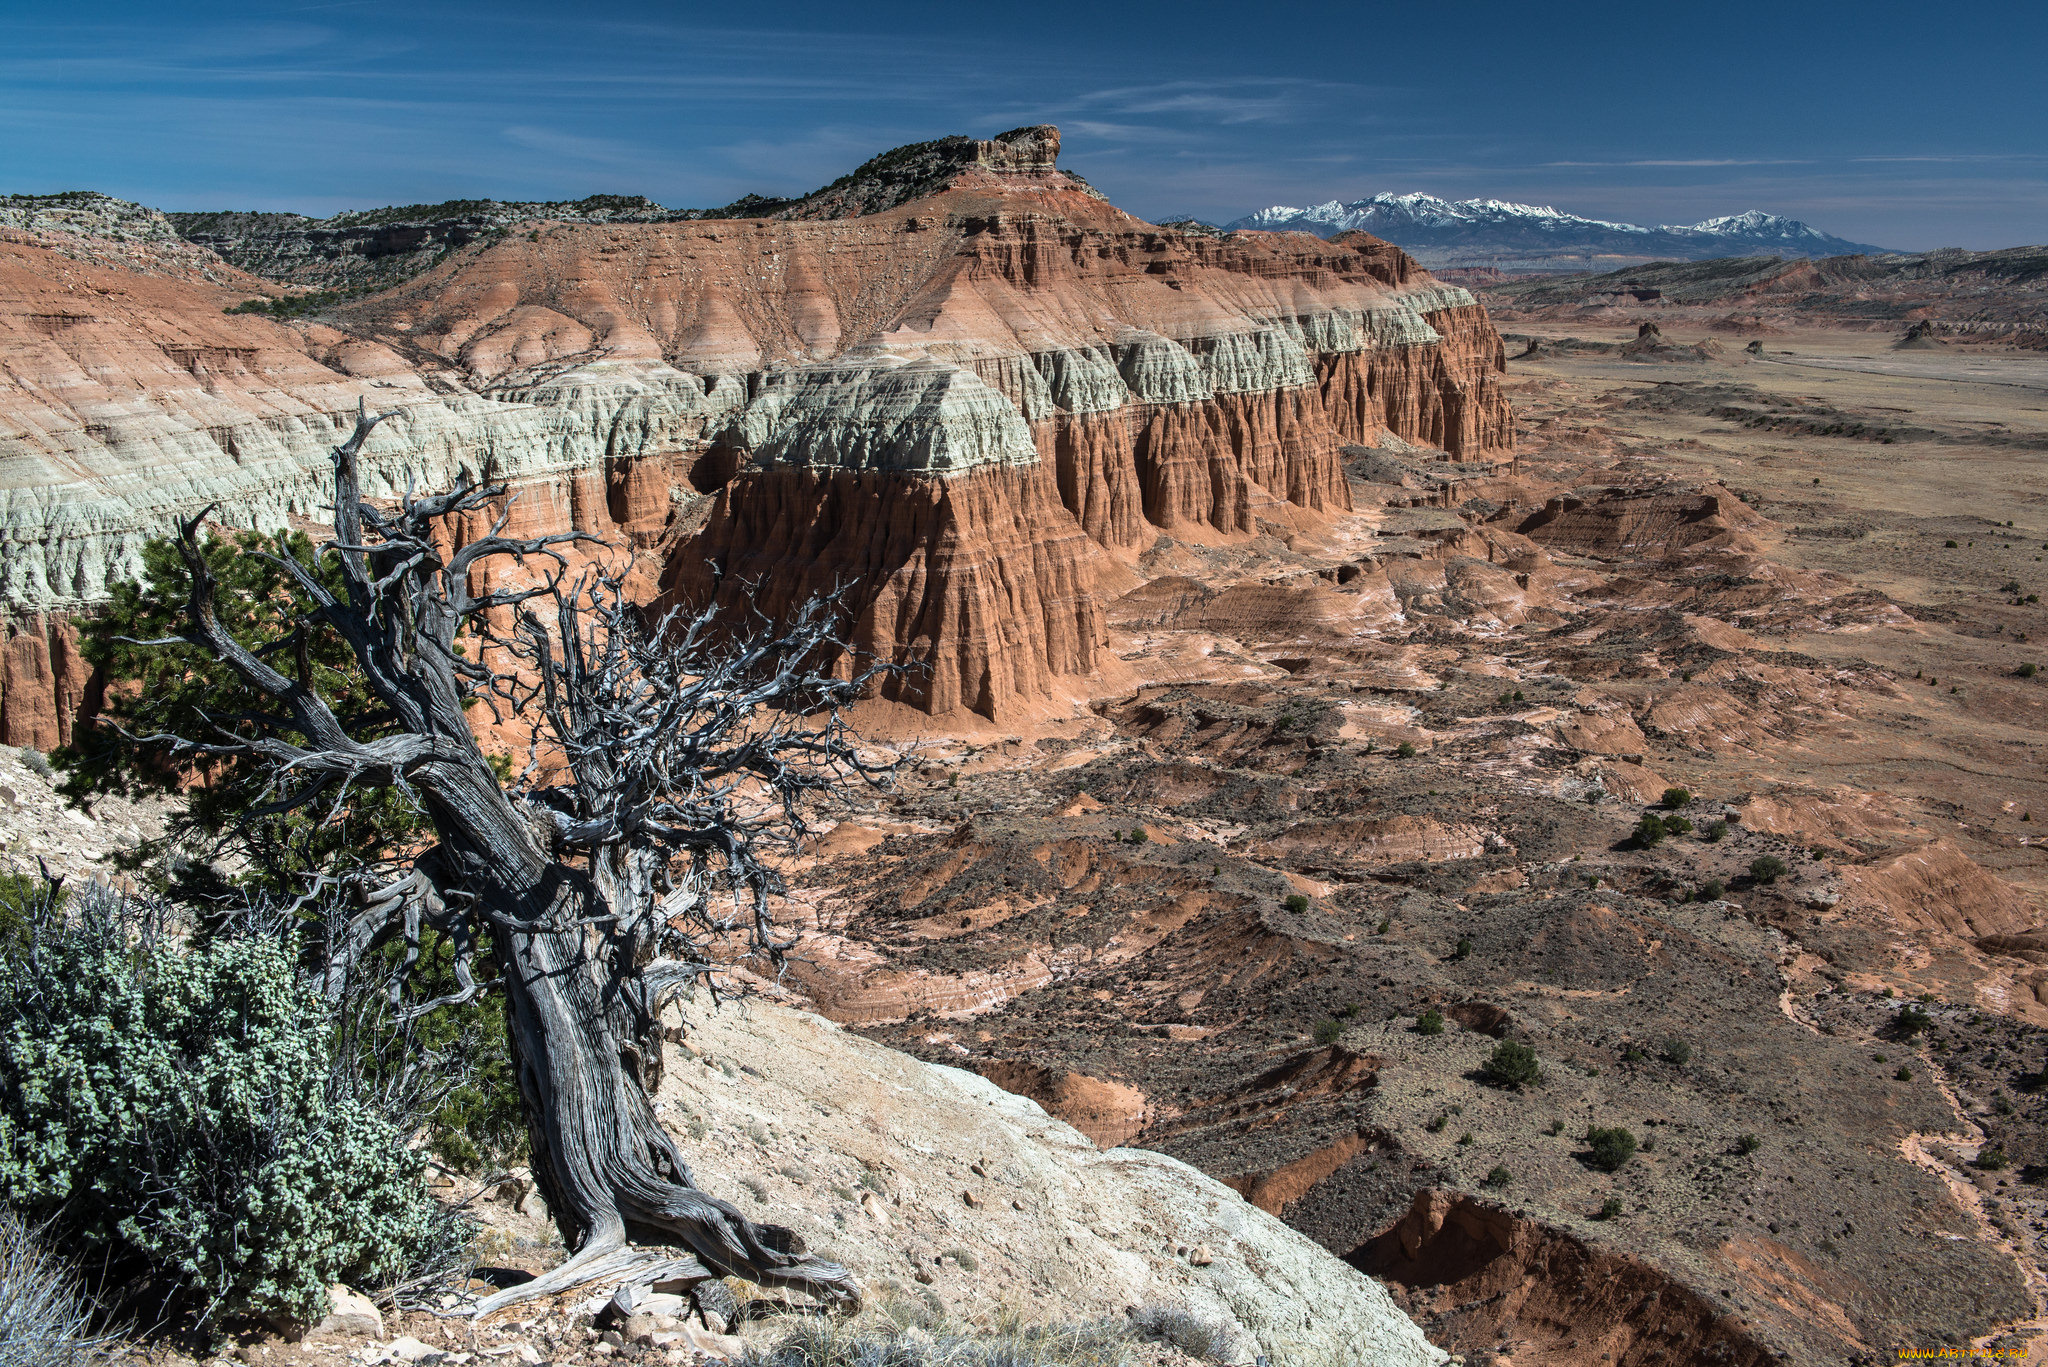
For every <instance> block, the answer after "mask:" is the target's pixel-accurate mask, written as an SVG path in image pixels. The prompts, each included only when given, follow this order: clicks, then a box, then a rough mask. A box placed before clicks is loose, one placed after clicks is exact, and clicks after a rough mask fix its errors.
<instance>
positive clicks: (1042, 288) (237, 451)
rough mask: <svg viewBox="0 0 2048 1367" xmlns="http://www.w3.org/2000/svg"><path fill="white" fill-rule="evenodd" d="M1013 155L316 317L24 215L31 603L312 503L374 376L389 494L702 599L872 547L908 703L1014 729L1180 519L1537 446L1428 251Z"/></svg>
mask: <svg viewBox="0 0 2048 1367" xmlns="http://www.w3.org/2000/svg"><path fill="white" fill-rule="evenodd" d="M1018 138H1022V139H1023V142H1028V143H1029V144H1030V145H1029V147H1028V148H1027V149H1026V150H1027V151H1028V152H1029V153H1030V155H1028V156H1027V155H1023V154H1022V153H1019V154H1017V155H1009V154H1007V153H1005V154H1004V155H995V154H993V153H991V154H990V155H987V156H982V155H979V154H978V155H977V157H976V158H975V159H973V160H971V161H970V162H968V163H967V164H965V165H963V166H962V168H961V169H960V170H959V171H958V173H957V174H955V175H954V176H953V178H952V180H951V181H950V183H948V184H946V185H945V187H944V188H942V189H941V190H939V191H938V192H937V193H935V194H929V195H926V196H924V197H922V198H918V199H915V200H913V201H911V202H908V203H902V204H898V205H896V206H895V207H891V208H889V209H887V210H885V211H883V212H877V213H870V214H866V215H864V216H860V217H852V218H838V219H828V220H823V221H818V220H804V219H800V218H792V219H786V220H713V221H696V222H677V223H644V224H553V225H547V226H543V227H541V228H538V229H537V230H535V231H534V232H532V233H531V234H530V235H529V234H513V235H510V236H507V237H504V238H500V239H496V240H494V241H492V242H489V243H479V244H475V245H472V246H470V247H468V248H465V249H463V250H462V251H460V252H458V253H455V254H454V255H452V256H451V257H450V258H449V259H448V260H447V261H445V262H444V263H443V264H442V265H441V266H439V267H437V268H435V269H434V270H432V271H430V272H428V273H426V274H425V275H423V276H421V277H419V278H418V279H416V280H414V281H412V282H410V283H408V284H406V285H404V286H402V287H400V288H397V289H394V290H391V291H388V292H386V293H385V294H382V295H379V296H376V297H373V298H372V299H369V300H367V301H364V302H363V303H361V304H359V305H355V306H352V307H350V308H348V309H344V310H341V311H340V312H338V313H335V314H332V315H329V316H328V317H327V318H326V319H325V320H324V321H322V322H317V323H285V322H280V321H276V320H273V319H271V318H267V317H264V316H260V315H250V314H227V313H224V312H223V311H222V310H223V308H224V307H226V306H227V305H229V304H232V303H235V302H236V301H237V300H239V299H245V298H248V297H249V296H251V295H253V294H257V293H264V292H270V291H271V290H272V287H270V286H268V285H266V284H264V283H263V282H259V281H256V280H255V279H254V278H253V277H247V276H242V275H240V274H239V273H237V272H235V271H234V270H233V269H232V268H231V267H226V266H225V265H222V264H219V263H214V264H212V265H209V266H207V267H206V269H205V270H203V271H202V270H200V269H198V268H196V267H194V266H192V265H191V264H190V263H189V262H187V261H185V260H184V259H183V256H182V255H180V256H177V257H175V258H172V257H165V258H163V259H160V260H156V261H153V262H151V263H149V267H148V269H147V270H144V269H142V268H141V267H140V266H138V265H137V264H136V263H135V262H126V261H125V258H122V257H118V256H116V257H98V256H93V255H92V254H91V253H81V252H79V251H77V250H75V244H72V245H70V246H67V245H66V244H65V243H62V242H58V241H57V240H56V238H55V237H53V236H52V235H51V234H49V233H43V234H40V235H38V234H35V233H27V232H14V233H9V234H0V537H4V538H5V541H4V545H0V552H4V555H0V562H4V563H0V601H4V603H5V604H6V606H7V607H8V608H9V609H10V610H11V611H13V612H15V613H24V612H31V611H40V610H47V609H52V608H54V609H59V610H77V609H79V608H85V607H89V606H90V605H91V604H92V603H94V602H96V601H98V600H100V599H101V598H103V597H104V596H105V594H106V592H107V586H108V584H109V583H110V582H113V581H115V580H118V579H121V578H127V577H132V576H133V575H134V574H135V573H136V572H137V571H138V570H139V567H140V547H141V545H142V543H143V541H144V540H145V539H146V538H147V537H149V536H153V535H161V534H162V533H163V532H164V531H166V530H167V529H168V528H169V526H170V525H171V522H172V520H173V518H175V517H177V516H180V515H189V514H190V513H192V512H194V511H197V510H198V509H199V508H200V507H203V506H205V505H206V504H208V503H218V504H219V505H220V511H219V514H218V516H219V517H220V518H221V519H222V520H223V521H227V522H231V523H235V524H240V525H255V526H264V527H278V526H283V525H287V524H290V523H292V522H294V521H296V520H300V519H318V518H319V517H320V516H321V514H322V512H323V506H322V505H323V502H324V489H325V481H326V476H327V461H326V453H327V450H328V448H329V447H330V446H331V444H332V443H333V442H334V441H335V440H336V438H337V435H338V434H339V433H340V432H341V431H342V430H343V429H344V426H345V422H346V418H345V415H346V413H347V412H348V411H349V410H351V409H353V407H354V406H355V403H356V402H357V400H358V399H359V398H362V399H367V401H368V402H369V404H370V405H371V406H372V407H373V408H378V409H390V410H396V411H397V412H398V414H399V416H398V417H397V418H396V419H394V420H393V421H392V422H389V423H387V424H385V425H384V426H382V427H380V428H379V429H378V432H377V434H376V436H375V437H374V438H373V440H372V443H371V448H370V450H369V452H368V460H367V462H366V466H365V483H366V486H367V488H368V489H369V491H370V492H371V493H372V494H373V496H397V495H399V494H401V493H402V492H403V491H404V490H405V489H406V488H407V487H409V486H410V487H414V488H418V489H430V488H438V487H443V486H445V485H446V484H448V483H449V482H451V481H452V480H453V479H454V478H456V477H457V474H458V472H459V471H461V470H463V469H468V470H470V471H471V472H473V473H475V474H478V475H484V476H491V477H497V478H503V479H508V480H510V481H513V482H514V483H515V484H516V485H518V486H519V488H520V489H521V501H520V505H519V508H518V520H519V523H520V525H522V526H526V527H530V528H533V529H535V530H541V529H558V528H562V527H570V526H573V527H579V528H583V529H585V530H590V531H594V532H598V533H600V534H602V535H606V536H611V537H614V538H617V539H622V540H624V541H626V542H628V543H629V544H631V545H633V546H634V547H636V548H637V549H638V550H639V551H641V552H642V553H643V554H644V555H647V556H658V557H660V558H661V560H662V561H663V562H664V567H663V575H662V577H663V582H664V584H665V586H666V587H667V588H668V589H669V590H671V591H672V592H674V593H676V594H678V595H682V596H689V595H693V594H705V593H714V594H736V593H739V592H741V589H740V587H739V586H740V585H742V584H745V583H748V582H751V581H752V580H755V579H758V578H761V577H762V576H761V574H760V573H759V571H760V570H761V569H762V568H764V567H766V566H768V565H770V564H772V565H773V566H774V568H775V569H776V570H777V574H776V585H775V593H776V597H777V598H778V600H789V599H792V598H794V597H796V596H800V595H802V594H804V593H808V592H811V591H815V590H817V589H820V588H824V587H829V586H830V585H831V584H833V583H836V582H840V581H842V580H843V579H845V578H846V577H847V576H848V575H849V573H851V572H854V571H856V570H857V572H858V575H859V584H858V587H857V589H856V590H855V595H856V599H857V606H858V613H859V618H860V635H861V638H862V640H863V642H864V643H865V644H866V645H868V646H869V648H871V649H874V650H876V651H877V652H878V653H881V654H883V655H885V656H888V657H891V658H898V659H905V660H911V661H915V662H918V663H921V664H924V665H927V666H929V670H928V672H927V673H926V674H924V675H923V676H921V677H922V678H924V679H925V680H926V681H927V685H928V686H921V687H920V688H919V689H914V690H912V691H909V692H906V693H905V694H904V700H905V701H907V702H910V703H912V704H914V705H915V706H917V707H919V708H921V709H923V710H926V711H931V712H947V711H952V710H954V709H955V708H961V707H964V708H968V709H971V710H973V711H976V712H980V713H983V714H985V715H995V714H996V713H997V712H1000V711H1001V710H1003V709H1005V708H1010V707H1019V706H1034V705H1037V700H1039V699H1041V698H1043V697H1045V696H1046V695H1047V694H1048V693H1049V692H1056V691H1059V689H1060V687H1062V686H1063V685H1060V684H1059V683H1058V681H1060V680H1065V681H1067V683H1068V684H1072V685H1077V686H1078V685H1079V684H1080V683H1081V682H1082V681H1084V680H1085V679H1086V678H1088V677H1089V676H1091V675H1092V674H1094V673H1095V672H1096V671H1097V670H1099V669H1100V668H1101V667H1103V665H1104V663H1105V643H1106V633H1105V629H1104V627H1103V625H1102V620H1101V601H1102V598H1103V596H1104V594H1106V593H1108V592H1111V591H1113V590H1115V589H1117V588H1120V587H1122V586H1123V585H1124V584H1126V583H1127V582H1128V581H1129V578H1130V573H1131V572H1130V570H1129V569H1128V563H1129V561H1130V559H1131V557H1132V556H1133V555H1135V553H1137V552H1138V551H1141V550H1143V549H1145V548H1146V547H1148V546H1149V545H1150V544H1151V543H1152V542H1153V541H1154V540H1155V539H1156V538H1157V537H1158V536H1159V535H1160V534H1161V533H1162V532H1165V533H1170V534H1173V535H1177V536H1185V537H1193V538H1208V537H1218V536H1222V537H1229V536H1240V535H1244V534H1248V533H1251V532H1253V531H1255V530H1256V529H1257V528H1258V526H1259V524H1260V522H1261V521H1262V520H1264V521H1268V522H1274V523H1279V524H1281V525H1288V524H1293V523H1298V522H1300V521H1302V520H1304V519H1307V520H1314V519H1317V518H1320V517H1323V516H1326V515H1329V514H1332V513H1335V512H1341V511H1343V510H1345V509H1346V508H1348V507H1349V494H1348V490H1347V486H1346V484H1345V481H1344V478H1343V476H1342V473H1341V469H1340V465H1339V457H1338V447H1339V446H1340V445H1342V444H1343V443H1346V442H1358V441H1364V442H1369V441H1371V440H1373V439H1374V438H1375V437H1377V436H1378V435H1379V434H1380V433H1381V432H1383V431H1389V430H1390V431H1393V432H1396V433H1398V434H1400V435H1401V436H1403V437H1406V438H1408V439H1410V440H1414V441H1420V442H1427V443H1430V444H1433V445H1437V446H1440V447H1442V448H1443V449H1445V450H1448V451H1450V452H1453V453H1455V454H1467V453H1476V452H1479V451H1484V450H1495V449H1501V448H1504V447H1506V446H1507V445H1509V444H1510V442H1511V440H1512V434H1511V419H1510V417H1509V414H1508V410H1507V405H1506V401H1505V399H1504V398H1503V397H1502V395H1501V392H1500V389H1499V385H1498V373H1499V371H1500V368H1501V348H1500V342H1499V339H1498V337H1497V335H1496V334H1495V333H1494V332H1493V329H1492V327H1491V326H1490V324H1488V322H1487V320H1486V317H1485V313H1484V311H1483V310H1482V309H1481V308H1479V307H1478V305H1476V304H1475V303H1473V301H1472V299H1471V297H1470V296H1469V295H1468V294H1466V293H1465V292H1464V291H1462V290H1458V289H1454V288H1451V287H1447V286H1444V285H1441V284H1439V283H1437V282H1435V281H1433V280H1432V279H1431V278H1430V277H1429V276H1428V275H1427V274H1426V273H1424V272H1422V271H1421V270H1420V269H1419V268H1417V267H1416V266H1415V265H1414V263H1413V262H1412V261H1410V260H1409V259H1408V258H1407V257H1405V256H1403V255H1402V254H1401V253H1400V252H1399V251H1398V250H1397V249H1395V248H1393V247H1391V246H1389V245H1388V244H1386V243H1382V242H1378V241H1376V240H1374V239H1370V238H1366V237H1364V236H1362V235H1358V234H1351V235H1347V237H1346V238H1344V239H1341V240H1338V241H1334V242H1325V241H1321V240H1319V239H1316V238H1313V237H1309V236H1307V235H1305V234H1266V233H1241V234H1236V235H1233V236H1231V237H1227V238H1222V239H1216V238H1211V237H1206V236H1198V235H1190V234H1184V233H1180V232H1175V231H1171V230H1166V229H1161V228H1156V227H1153V226H1151V225H1149V224H1146V223H1143V222H1141V221H1139V220H1137V219H1135V218H1132V217H1131V216H1129V215H1127V214H1124V213H1123V212H1121V211H1120V210H1117V209H1115V208H1114V207H1113V206H1111V205H1109V204H1108V203H1107V202H1105V201H1104V200H1103V199H1102V198H1101V197H1100V196H1099V195H1097V194H1096V193H1095V192H1094V191H1092V190H1089V189H1088V188H1086V187H1085V186H1084V185H1082V184H1080V183H1079V182H1078V181H1076V180H1074V179H1072V178H1070V177H1068V176H1067V175H1066V174H1065V173H1063V172H1060V171H1059V170H1058V169H1057V168H1056V166H1055V165H1054V164H1053V156H1054V154H1056V151H1057V133H1056V132H1054V131H1053V130H1049V129H1037V130H1020V133H1019V134H1018V135H1005V139H998V140H996V144H991V146H997V145H998V144H1001V145H1004V146H1007V141H1006V140H1009V141H1014V140H1016V139H1018ZM1019 145H1020V146H1021V145H1023V144H1022V143H1019ZM976 146H977V147H979V146H980V145H979V144H977V145H976ZM998 150H999V151H1000V150H1001V148H1000V147H998ZM60 248H61V250H60ZM134 250H136V249H133V248H130V249H128V252H129V254H130V255H132V254H133V251H134ZM184 250H185V252H186V253H189V251H190V250H191V249H190V248H186V249H184ZM124 262H125V263H124ZM223 282H224V283H223ZM885 372H886V373H885ZM904 386H909V389H905V388H904ZM911 391H915V398H914V401H913V402H910V405H909V407H908V408H907V409H903V411H897V410H898V409H899V408H900V407H901V405H902V403H903V402H904V396H905V395H906V394H909V393H910V392H911ZM849 402H850V403H851V406H850V407H842V405H843V404H846V403H849ZM863 404H865V405H867V406H866V407H862V406H861V405H863ZM705 494H715V495H716V499H715V501H714V502H712V503H710V504H708V505H706V504H704V503H703V502H702V496H703V495H705ZM707 514H708V517H707ZM700 524H701V530H699V527H700ZM685 533H693V535H689V536H686V535H685ZM771 546H772V547H776V548H779V551H778V552H777V554H778V555H779V558H771V556H770V553H769V551H768V550H767V548H768V547H771Z"/></svg>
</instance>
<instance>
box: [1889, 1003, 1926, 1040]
mask: <svg viewBox="0 0 2048 1367" xmlns="http://www.w3.org/2000/svg"><path fill="white" fill-rule="evenodd" d="M1933 1024H1934V1017H1932V1016H1930V1015H1928V1014H1927V1012H1925V1011H1924V1010H1922V1009H1921V1008H1919V1007H1917V1006H1902V1007H1900V1008H1899V1013H1898V1014H1897V1015H1896V1016H1893V1017H1892V1033H1893V1034H1895V1035H1897V1036H1898V1037H1899V1038H1900V1039H1911V1038H1913V1036H1915V1035H1917V1034H1920V1033H1921V1032H1922V1031H1924V1030H1926V1029H1928V1028H1929V1027H1930V1026H1932V1025H1933Z"/></svg>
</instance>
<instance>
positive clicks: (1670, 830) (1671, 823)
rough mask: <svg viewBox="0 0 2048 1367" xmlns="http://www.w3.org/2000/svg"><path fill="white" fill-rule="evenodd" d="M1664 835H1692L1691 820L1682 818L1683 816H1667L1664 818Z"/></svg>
mask: <svg viewBox="0 0 2048 1367" xmlns="http://www.w3.org/2000/svg"><path fill="white" fill-rule="evenodd" d="M1664 834H1666V835H1690V834H1692V818H1690V817H1684V816H1678V815H1675V814H1674V815H1672V816H1667V817H1665V818H1664Z"/></svg>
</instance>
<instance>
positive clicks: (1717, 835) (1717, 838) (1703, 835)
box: [1700, 821, 1728, 845]
mask: <svg viewBox="0 0 2048 1367" xmlns="http://www.w3.org/2000/svg"><path fill="white" fill-rule="evenodd" d="M1727 838H1728V823H1727V822H1725V821H1710V822H1708V823H1707V828H1706V830H1704V831H1702V832H1700V839H1702V840H1704V841H1706V842H1707V843H1708V844H1709V845H1718V844H1720V843H1721V842H1722V841H1723V840H1726V839H1727Z"/></svg>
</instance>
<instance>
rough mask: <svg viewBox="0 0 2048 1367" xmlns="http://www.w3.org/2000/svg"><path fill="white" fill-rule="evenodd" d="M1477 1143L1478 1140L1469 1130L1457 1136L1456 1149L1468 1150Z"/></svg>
mask: <svg viewBox="0 0 2048 1367" xmlns="http://www.w3.org/2000/svg"><path fill="white" fill-rule="evenodd" d="M1478 1142H1479V1140H1478V1138H1477V1137H1476V1136H1474V1135H1473V1133H1472V1131H1470V1130H1467V1131H1465V1133H1463V1134H1461V1135H1459V1136H1458V1147H1459V1148H1461V1149H1469V1148H1471V1147H1472V1146H1473V1145H1474V1144H1477V1143H1478Z"/></svg>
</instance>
